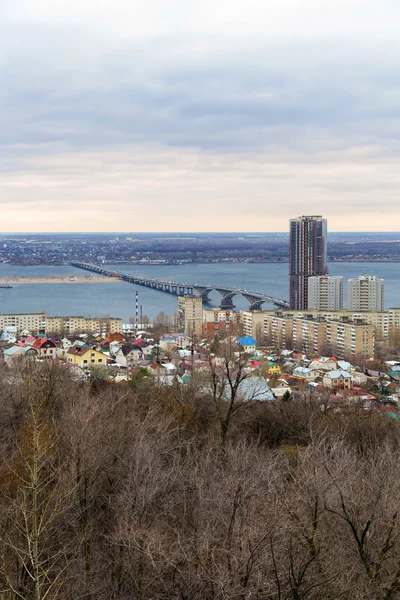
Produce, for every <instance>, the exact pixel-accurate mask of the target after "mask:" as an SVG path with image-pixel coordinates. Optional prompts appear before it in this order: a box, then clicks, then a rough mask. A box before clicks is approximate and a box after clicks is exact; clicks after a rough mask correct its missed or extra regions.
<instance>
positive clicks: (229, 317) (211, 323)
mask: <svg viewBox="0 0 400 600" xmlns="http://www.w3.org/2000/svg"><path fill="white" fill-rule="evenodd" d="M240 322H241V321H240V313H235V312H233V310H232V309H222V308H215V309H213V310H203V333H204V334H208V335H212V334H214V333H218V332H223V331H237V330H238V327H239V325H240Z"/></svg>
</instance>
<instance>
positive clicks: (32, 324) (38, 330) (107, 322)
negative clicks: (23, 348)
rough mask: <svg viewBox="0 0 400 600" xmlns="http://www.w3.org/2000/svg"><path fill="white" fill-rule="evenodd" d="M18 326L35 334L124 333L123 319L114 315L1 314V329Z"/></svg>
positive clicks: (21, 329) (19, 328)
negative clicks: (52, 315) (88, 316)
mask: <svg viewBox="0 0 400 600" xmlns="http://www.w3.org/2000/svg"><path fill="white" fill-rule="evenodd" d="M5 327H16V329H17V331H18V333H20V332H21V331H24V330H27V331H29V332H30V333H34V334H55V335H75V334H79V333H83V332H84V333H92V334H93V335H100V334H103V333H105V334H107V335H108V334H110V333H116V332H118V333H122V319H118V318H114V317H100V318H90V319H87V318H85V317H48V316H47V315H46V313H45V312H42V313H29V314H15V315H14V314H12V315H10V314H8V315H0V330H3V329H4V328H5Z"/></svg>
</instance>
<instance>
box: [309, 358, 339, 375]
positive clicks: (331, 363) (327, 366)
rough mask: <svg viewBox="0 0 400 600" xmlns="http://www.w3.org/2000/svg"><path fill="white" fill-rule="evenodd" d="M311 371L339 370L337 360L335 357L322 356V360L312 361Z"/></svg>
mask: <svg viewBox="0 0 400 600" xmlns="http://www.w3.org/2000/svg"><path fill="white" fill-rule="evenodd" d="M309 367H310V369H313V370H314V369H316V370H317V371H324V372H325V371H326V372H329V371H333V370H334V369H336V368H337V363H336V359H334V358H333V357H329V358H328V357H326V356H321V358H317V359H316V360H312V361H311V362H310V364H309Z"/></svg>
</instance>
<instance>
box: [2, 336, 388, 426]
mask: <svg viewBox="0 0 400 600" xmlns="http://www.w3.org/2000/svg"><path fill="white" fill-rule="evenodd" d="M227 356H229V361H227ZM0 360H1V362H2V363H3V365H4V367H5V368H6V369H8V370H9V371H13V370H15V369H16V368H18V365H19V364H20V361H22V360H33V361H38V362H44V361H49V360H51V361H58V362H59V363H60V365H64V366H65V368H66V369H69V372H70V373H71V376H72V378H73V379H74V380H76V381H80V382H82V381H87V380H90V379H91V378H93V377H95V378H99V377H101V378H102V379H103V380H104V381H106V382H108V383H111V384H116V385H117V384H118V385H133V386H134V385H136V384H137V382H138V381H140V382H142V383H143V382H146V385H150V386H157V387H172V386H182V387H185V386H186V387H187V386H195V387H196V389H199V390H203V392H204V391H205V392H206V393H208V392H209V388H208V387H207V386H208V383H207V381H208V380H209V379H210V376H211V374H212V373H213V369H214V370H215V371H214V372H218V375H219V377H220V378H221V379H222V380H224V381H225V380H226V379H227V375H229V373H227V371H226V369H227V368H229V369H232V370H233V371H234V372H235V373H236V372H237V371H238V370H239V369H240V373H241V376H240V390H239V392H240V393H238V397H237V399H240V400H241V401H287V400H291V399H293V400H296V399H297V398H303V397H308V398H310V399H313V398H314V399H317V398H318V397H319V396H321V398H323V402H321V405H323V407H324V410H330V409H332V410H334V411H341V410H349V409H351V408H354V407H361V408H363V409H364V410H368V411H373V410H376V411H386V410H388V409H390V412H391V413H393V414H396V415H397V414H398V415H399V416H400V409H399V396H400V360H399V361H398V362H397V361H395V360H391V361H378V360H376V359H365V360H362V361H361V362H360V361H358V362H357V363H356V362H353V363H351V362H349V361H345V360H340V359H338V358H337V357H335V356H322V355H314V356H307V355H306V354H305V353H303V352H298V351H296V350H290V349H287V348H284V349H282V350H281V351H280V352H278V351H277V350H276V349H273V348H271V347H265V346H262V345H258V344H257V343H256V340H255V339H254V338H253V337H252V336H248V335H245V336H240V335H239V336H235V335H232V334H230V333H229V332H227V331H222V332H221V330H219V335H218V334H217V335H206V336H204V337H201V336H195V337H193V336H190V335H185V334H183V333H182V332H168V333H164V334H163V335H161V336H160V337H158V338H155V337H154V335H153V332H152V330H151V328H149V330H148V331H144V330H143V331H137V332H133V333H132V332H131V333H130V334H124V333H121V332H120V331H115V332H111V333H104V334H103V335H93V334H91V333H83V334H79V335H78V336H74V335H72V336H71V335H70V336H64V337H61V336H58V337H48V336H46V335H45V334H39V335H31V334H30V333H29V332H27V331H26V330H23V331H20V332H18V331H17V328H16V327H15V326H8V327H5V328H4V329H3V331H2V332H1V336H0ZM199 382H201V383H199ZM226 393H227V391H226V389H225V390H224V391H223V393H222V395H221V397H222V398H224V397H225V395H226Z"/></svg>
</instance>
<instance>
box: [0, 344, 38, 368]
mask: <svg viewBox="0 0 400 600" xmlns="http://www.w3.org/2000/svg"><path fill="white" fill-rule="evenodd" d="M37 355H38V351H37V350H36V349H35V348H31V347H30V346H11V348H5V349H4V350H3V358H4V362H5V364H6V365H7V367H11V366H12V364H13V362H14V361H15V360H16V359H19V358H21V357H23V356H26V357H28V356H32V357H36V356H37Z"/></svg>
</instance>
